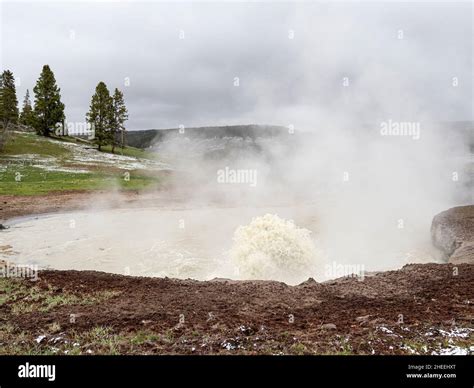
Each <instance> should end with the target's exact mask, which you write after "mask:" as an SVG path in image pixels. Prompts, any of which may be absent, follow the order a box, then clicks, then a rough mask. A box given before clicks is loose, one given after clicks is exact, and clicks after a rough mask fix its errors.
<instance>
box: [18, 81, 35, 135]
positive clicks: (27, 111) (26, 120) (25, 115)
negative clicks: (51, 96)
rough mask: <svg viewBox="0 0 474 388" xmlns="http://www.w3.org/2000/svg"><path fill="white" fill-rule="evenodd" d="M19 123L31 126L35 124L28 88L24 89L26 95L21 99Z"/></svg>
mask: <svg viewBox="0 0 474 388" xmlns="http://www.w3.org/2000/svg"><path fill="white" fill-rule="evenodd" d="M20 123H21V124H23V125H27V126H29V127H33V126H34V124H35V115H34V112H33V107H32V106H31V100H30V91H29V90H28V89H26V95H25V98H24V100H23V108H22V110H21V115H20Z"/></svg>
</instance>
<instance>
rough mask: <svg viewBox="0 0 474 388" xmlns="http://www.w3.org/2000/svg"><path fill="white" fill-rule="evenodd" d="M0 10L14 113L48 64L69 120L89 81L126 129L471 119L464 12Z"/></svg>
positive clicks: (397, 8) (86, 96) (469, 41)
mask: <svg viewBox="0 0 474 388" xmlns="http://www.w3.org/2000/svg"><path fill="white" fill-rule="evenodd" d="M1 6H2V10H1V11H2V14H1V18H2V31H1V32H2V36H1V46H2V52H1V60H2V68H3V69H5V68H8V69H10V70H12V71H13V73H14V75H15V76H16V77H17V78H19V81H20V82H19V85H18V88H17V90H18V98H19V100H20V102H21V101H22V99H23V96H24V94H25V91H26V89H27V88H28V89H30V92H31V91H32V88H33V86H34V84H35V82H36V79H37V77H38V75H39V73H40V71H41V67H42V66H43V65H44V64H49V65H50V66H51V68H52V70H53V71H54V73H55V75H56V80H57V82H58V84H59V86H60V87H61V93H62V98H63V102H64V103H65V105H66V116H67V120H68V121H70V122H83V121H84V120H85V114H86V112H87V110H88V106H89V103H90V98H91V95H92V93H93V91H94V88H95V86H96V84H97V83H98V82H99V81H104V82H105V83H106V84H107V86H108V87H109V89H110V90H111V91H112V90H113V88H115V87H118V88H119V89H121V90H122V91H123V92H124V95H125V100H126V104H127V106H128V110H129V116H130V120H129V121H128V128H129V129H148V128H170V127H177V126H178V125H180V124H182V125H185V126H201V125H223V124H245V123H260V124H281V125H288V124H294V125H295V126H300V127H305V128H311V127H313V126H318V125H320V124H321V123H330V122H339V121H344V120H358V121H364V122H366V121H371V120H387V119H392V120H399V121H403V120H405V121H418V120H424V119H433V120H469V119H472V109H473V108H472V105H473V101H472V82H473V80H472V78H473V63H472V50H473V47H472V46H473V30H472V18H473V14H472V3H467V2H466V3H458V4H456V3H453V2H446V3H439V2H437V3H435V2H434V3H431V2H429V3H423V4H418V5H413V4H401V3H394V2H392V3H384V4H377V3H373V2H357V3H353V4H349V3H309V2H304V3H274V2H264V3H248V2H247V3H246V2H232V3H219V2H205V3H199V2H192V3H191V2H189V3H178V4H172V3H163V2H160V3H159V2H142V3H136V2H101V3H100V2H80V3H71V2H65V1H59V2H58V1H56V2H42V1H34V2H3V3H2V4H1ZM183 34H184V39H181V38H182V37H183ZM180 35H181V36H180ZM235 77H238V78H239V85H238V86H236V85H235ZM345 77H347V80H348V83H347V82H346V83H344V78H345ZM454 77H456V78H457V84H456V82H455V81H453V79H454ZM127 80H129V84H127ZM453 82H454V84H453Z"/></svg>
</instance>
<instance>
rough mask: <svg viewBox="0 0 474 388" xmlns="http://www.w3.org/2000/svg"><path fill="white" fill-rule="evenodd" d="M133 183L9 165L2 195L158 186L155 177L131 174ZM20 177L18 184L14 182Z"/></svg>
mask: <svg viewBox="0 0 474 388" xmlns="http://www.w3.org/2000/svg"><path fill="white" fill-rule="evenodd" d="M129 173H130V179H129V180H125V179H124V175H123V173H115V174H114V173H110V172H109V173H105V172H89V173H70V172H62V171H45V170H43V169H41V168H37V167H33V166H28V165H8V166H7V169H6V171H4V172H1V173H0V195H40V194H47V193H51V192H57V191H72V190H106V189H110V188H115V189H120V190H143V189H146V188H149V187H153V186H154V185H158V184H159V182H160V179H159V178H158V177H156V176H147V175H143V174H142V173H140V172H137V173H135V172H134V171H130V172H129ZM17 177H18V179H19V180H18V181H17V180H16V179H15V178H17Z"/></svg>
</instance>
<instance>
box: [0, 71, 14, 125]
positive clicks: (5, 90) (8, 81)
mask: <svg viewBox="0 0 474 388" xmlns="http://www.w3.org/2000/svg"><path fill="white" fill-rule="evenodd" d="M0 117H1V120H2V124H3V129H4V130H7V129H8V125H9V124H17V123H18V100H17V98H16V87H15V78H14V77H13V73H12V72H11V71H10V70H5V71H4V72H3V73H2V76H1V81H0Z"/></svg>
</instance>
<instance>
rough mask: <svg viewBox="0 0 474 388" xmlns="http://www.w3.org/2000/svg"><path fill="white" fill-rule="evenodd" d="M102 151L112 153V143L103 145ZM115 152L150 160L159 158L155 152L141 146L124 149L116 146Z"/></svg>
mask: <svg viewBox="0 0 474 388" xmlns="http://www.w3.org/2000/svg"><path fill="white" fill-rule="evenodd" d="M102 152H107V153H112V146H111V145H106V146H103V147H102ZM115 154H116V155H123V156H132V157H135V158H141V159H150V160H156V159H157V157H156V154H155V153H153V152H148V151H145V150H142V149H140V148H135V147H125V148H124V149H123V150H122V148H120V147H115Z"/></svg>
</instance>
